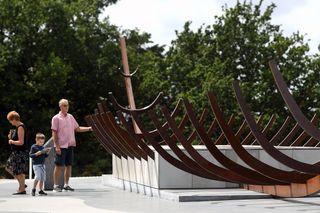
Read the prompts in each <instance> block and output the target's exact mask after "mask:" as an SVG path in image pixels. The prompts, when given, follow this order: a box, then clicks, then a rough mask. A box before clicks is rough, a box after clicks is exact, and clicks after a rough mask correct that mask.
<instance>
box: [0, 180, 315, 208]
mask: <svg viewBox="0 0 320 213" xmlns="http://www.w3.org/2000/svg"><path fill="white" fill-rule="evenodd" d="M27 184H28V195H21V196H13V195H11V194H12V193H13V192H14V190H15V189H16V187H17V184H16V181H14V180H0V213H49V212H50V213H80V212H85V213H100V212H115V213H120V212H134V213H147V212H148V213H160V212H161V213H171V212H172V213H180V212H181V213H182V212H183V213H199V212H210V213H214V212H225V213H232V212H237V213H257V212H258V213H264V212H268V213H269V212H271V213H285V212H290V213H291V212H314V213H319V212H320V197H308V198H299V199H272V198H269V199H249V200H224V201H210V202H186V203H179V202H174V201H169V200H163V199H158V198H152V197H147V196H144V195H139V194H136V193H130V192H126V191H122V190H120V189H115V188H110V187H106V186H103V185H102V184H101V178H100V177H89V178H73V179H72V180H71V185H72V187H74V188H76V191H75V192H61V193H53V192H48V196H46V197H44V196H36V197H32V196H31V195H30V192H29V190H30V188H31V185H32V183H31V182H27Z"/></svg>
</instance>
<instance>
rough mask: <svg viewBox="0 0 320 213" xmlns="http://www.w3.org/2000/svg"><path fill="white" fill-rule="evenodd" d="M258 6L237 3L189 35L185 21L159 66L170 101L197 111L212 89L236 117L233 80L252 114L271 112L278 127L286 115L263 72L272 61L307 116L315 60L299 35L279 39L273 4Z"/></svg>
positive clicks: (312, 105) (314, 88)
mask: <svg viewBox="0 0 320 213" xmlns="http://www.w3.org/2000/svg"><path fill="white" fill-rule="evenodd" d="M262 2H263V1H260V2H259V4H257V5H254V4H253V3H252V2H247V1H244V2H243V3H241V2H240V1H238V2H237V4H236V5H235V6H234V7H232V8H228V7H227V6H225V7H223V8H222V9H223V14H222V15H221V16H216V17H215V23H213V24H212V25H208V26H201V27H200V28H199V29H198V30H196V31H192V30H190V25H191V23H190V22H187V23H186V24H185V26H184V30H183V31H182V32H177V33H176V34H177V38H176V39H175V40H174V41H172V46H171V47H170V49H169V51H168V52H167V53H166V56H165V60H164V65H162V67H161V68H162V69H163V70H165V75H166V78H167V82H166V83H162V84H163V85H170V87H168V88H166V92H167V93H169V94H170V97H171V98H172V101H171V102H175V101H177V100H178V99H179V98H181V97H187V98H189V99H190V100H191V101H192V102H193V104H194V105H195V107H196V108H198V109H201V108H203V107H204V106H207V97H206V93H207V91H209V90H213V91H214V92H215V93H216V94H217V98H218V101H219V103H220V105H221V108H222V109H223V111H224V113H225V114H226V115H230V114H232V113H236V114H239V107H238V106H237V104H236V102H235V97H234V93H233V90H232V81H233V80H234V79H238V80H240V82H241V87H242V89H243V90H244V93H245V95H246V96H247V100H248V102H249V103H250V105H251V108H252V110H253V111H255V112H257V114H260V113H262V112H263V113H266V114H272V113H276V114H278V115H279V116H280V118H279V119H278V121H279V122H281V121H282V120H283V119H285V116H287V115H288V112H287V111H286V110H285V107H284V102H283V100H282V99H281V96H280V95H279V94H278V92H277V91H276V87H275V83H274V81H273V78H272V75H271V72H270V70H269V67H268V61H269V60H271V59H276V60H277V61H278V63H279V65H280V69H281V71H282V74H283V75H284V78H285V79H286V82H287V83H288V85H290V88H291V90H292V92H293V94H294V96H295V98H296V100H297V102H298V103H299V105H300V107H301V108H302V110H303V111H304V113H306V114H307V115H308V116H309V117H311V116H312V114H313V113H314V110H315V109H316V107H318V106H317V105H316V103H317V102H318V101H319V98H320V96H319V92H318V91H319V90H320V89H319V67H318V64H319V56H318V55H315V56H310V55H309V54H308V50H309V47H308V44H307V43H306V42H305V41H304V37H303V35H301V34H300V33H299V32H297V33H294V34H293V35H291V36H289V37H287V36H284V35H283V32H282V30H281V29H280V26H278V25H274V24H272V22H271V15H272V13H273V10H274V8H275V5H274V4H271V5H269V6H267V7H266V9H265V10H262V9H261V5H262ZM155 82H157V81H156V80H155ZM311 82H312V83H311ZM306 97H308V98H306ZM310 109H313V110H310Z"/></svg>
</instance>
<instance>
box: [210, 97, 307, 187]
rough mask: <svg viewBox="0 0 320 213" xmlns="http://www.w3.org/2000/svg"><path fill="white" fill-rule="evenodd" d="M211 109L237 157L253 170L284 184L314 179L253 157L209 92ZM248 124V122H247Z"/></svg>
mask: <svg viewBox="0 0 320 213" xmlns="http://www.w3.org/2000/svg"><path fill="white" fill-rule="evenodd" d="M208 96H209V101H210V105H211V108H212V110H213V112H214V114H215V116H216V118H217V120H218V122H219V126H220V128H221V129H222V131H223V132H224V134H225V136H226V138H227V140H228V142H229V143H230V145H231V146H232V148H233V149H234V150H235V152H236V153H237V155H238V156H239V157H240V158H241V159H242V160H243V161H244V162H245V163H246V164H247V165H249V166H250V167H251V168H253V169H255V170H256V171H258V172H259V173H261V174H263V175H265V176H267V177H269V178H272V179H274V180H278V181H281V182H283V183H304V182H305V181H306V180H307V179H309V178H311V177H313V176H312V175H306V174H300V173H297V172H293V171H292V172H288V171H283V170H280V169H277V168H274V167H272V166H270V165H268V164H266V163H264V162H262V161H260V160H258V159H256V158H255V157H253V156H252V155H251V154H250V153H248V151H247V150H246V149H244V148H243V147H242V145H241V144H240V142H239V139H238V138H237V137H236V136H235V135H234V134H233V132H232V130H231V129H230V128H228V125H227V124H226V122H225V121H224V118H223V114H222V111H221V110H220V108H219V106H218V104H217V101H216V98H215V96H214V94H213V93H212V92H208ZM247 122H248V121H247Z"/></svg>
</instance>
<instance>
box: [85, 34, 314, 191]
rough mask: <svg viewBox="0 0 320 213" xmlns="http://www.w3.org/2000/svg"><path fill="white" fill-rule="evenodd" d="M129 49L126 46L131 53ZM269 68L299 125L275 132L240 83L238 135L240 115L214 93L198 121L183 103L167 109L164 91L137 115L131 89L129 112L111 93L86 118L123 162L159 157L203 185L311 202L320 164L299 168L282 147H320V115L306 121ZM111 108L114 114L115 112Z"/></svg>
mask: <svg viewBox="0 0 320 213" xmlns="http://www.w3.org/2000/svg"><path fill="white" fill-rule="evenodd" d="M123 42H124V41H123V40H121V43H122V44H121V45H122V50H123V51H124V50H125V48H124V47H125V43H123ZM122 56H123V61H124V74H123V75H124V77H125V78H126V79H127V80H125V81H126V82H128V83H129V84H130V85H131V82H129V79H130V77H131V76H132V74H130V72H129V67H128V64H127V58H126V52H123V55H122ZM269 65H270V69H271V71H272V74H273V77H274V81H275V83H276V85H277V88H278V90H279V91H280V93H281V95H282V97H283V100H284V101H285V103H286V106H287V108H288V109H289V111H290V113H291V114H292V117H293V118H294V120H293V119H292V117H291V116H288V117H287V118H286V119H285V121H284V122H283V123H282V124H281V125H280V127H279V128H278V129H274V127H273V124H274V123H275V120H276V115H271V116H270V118H269V120H268V121H267V122H265V119H264V116H265V115H264V114H261V115H260V116H259V118H258V119H257V120H256V119H255V117H254V116H253V113H252V111H251V109H250V107H249V104H248V103H247V101H246V98H245V96H244V94H243V93H242V90H241V87H240V85H239V82H238V81H234V82H233V88H234V92H235V98H236V100H237V103H238V105H239V108H240V110H241V112H242V115H243V120H242V121H240V125H239V127H238V129H235V123H236V116H234V115H231V116H230V117H229V118H228V119H226V118H225V116H224V115H223V111H222V109H220V106H219V104H218V102H217V100H216V96H215V94H214V93H213V92H211V91H210V92H208V102H209V105H210V109H203V110H202V112H201V113H200V114H197V113H196V110H195V109H194V107H193V106H192V104H191V103H190V101H189V100H188V99H185V98H183V99H181V100H179V101H178V102H177V104H176V106H175V107H174V109H173V110H172V111H171V110H170V109H169V108H168V107H167V106H166V105H165V104H163V101H162V100H163V93H162V92H161V93H159V95H158V96H157V97H156V98H155V100H154V101H153V102H152V103H151V104H150V105H148V106H146V107H143V108H140V109H136V107H135V105H134V99H133V93H132V87H127V89H128V88H129V90H127V92H129V93H128V98H129V104H130V108H127V107H124V106H122V105H120V104H119V103H118V101H117V99H116V98H115V97H114V96H113V95H112V93H109V96H108V102H105V101H104V102H101V103H98V111H97V112H96V113H95V114H92V115H88V116H86V118H85V120H86V122H87V123H88V125H90V126H92V128H93V132H94V135H95V137H96V138H97V140H98V141H99V142H100V143H101V145H102V146H103V148H104V149H105V150H106V152H108V153H110V154H114V156H115V157H116V158H119V159H121V158H124V159H128V158H131V159H136V160H142V159H144V160H146V161H148V160H150V159H154V156H155V152H157V153H158V154H159V155H160V156H161V157H162V158H163V159H165V160H166V161H167V162H168V163H170V164H171V165H173V166H175V167H176V168H178V169H180V170H182V171H185V172H187V173H190V174H193V175H196V176H199V177H202V178H207V179H211V180H217V181H227V182H232V183H238V184H239V185H240V186H242V187H243V188H245V189H247V190H252V191H257V192H262V193H267V194H271V195H275V196H279V197H303V196H308V195H311V194H314V193H316V192H318V191H320V163H319V162H315V163H306V162H302V161H299V160H297V159H295V158H293V157H291V156H289V155H286V154H284V153H283V152H281V151H280V150H279V147H281V146H300V147H301V146H308V147H317V146H319V144H320V143H319V141H320V130H319V129H318V128H317V123H318V115H317V114H315V115H314V116H313V118H312V119H311V120H308V119H307V118H306V116H305V115H303V113H302V112H301V110H300V108H299V107H298V105H297V103H296V102H295V100H294V99H293V97H292V95H291V94H290V92H289V90H288V88H287V85H286V83H285V81H284V79H283V77H282V76H281V73H280V71H279V69H278V67H277V65H276V63H275V61H271V62H270V63H269ZM130 81H131V80H130ZM126 84H127V83H126ZM130 90H131V92H130ZM131 99H132V100H131ZM108 104H109V105H110V106H111V107H112V108H113V109H114V110H115V111H111V110H110V109H109V107H108ZM294 122H296V123H294ZM238 123H239V122H238ZM271 129H273V131H270V130H271ZM270 134H272V135H271V136H270ZM267 135H268V136H269V137H267ZM198 145H200V146H201V147H204V148H206V149H207V150H208V152H209V153H210V154H211V156H212V157H213V158H214V161H209V160H208V159H207V158H205V157H204V156H203V155H201V154H200V152H199V151H198V150H197V147H196V146H198ZM222 146H227V147H229V148H231V149H232V150H233V152H234V154H236V155H237V156H238V157H239V159H241V164H240V163H238V162H236V161H234V160H232V158H230V157H228V156H227V155H226V154H225V153H224V152H222V151H221V149H220V148H221V147H222ZM249 147H259V148H261V149H263V150H264V151H265V152H266V153H267V154H268V156H269V157H270V158H272V161H275V162H278V163H279V164H282V165H285V166H286V167H287V169H281V168H282V167H281V168H279V167H274V166H272V165H270V164H268V163H265V162H263V161H261V160H260V159H259V158H257V157H256V156H254V155H252V154H251V153H250V149H249Z"/></svg>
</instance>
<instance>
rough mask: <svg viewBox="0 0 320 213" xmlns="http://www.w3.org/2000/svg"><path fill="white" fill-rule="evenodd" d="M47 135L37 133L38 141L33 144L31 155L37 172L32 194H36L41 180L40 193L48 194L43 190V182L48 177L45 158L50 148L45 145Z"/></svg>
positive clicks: (34, 169) (35, 172)
mask: <svg viewBox="0 0 320 213" xmlns="http://www.w3.org/2000/svg"><path fill="white" fill-rule="evenodd" d="M44 140H45V136H44V134H42V133H37V134H36V143H35V144H33V145H32V146H31V149H30V157H31V158H32V163H33V171H34V174H35V178H34V183H33V189H32V192H31V193H32V196H35V195H36V188H37V185H38V182H39V189H40V191H39V195H47V193H45V192H44V191H43V182H44V181H45V179H46V169H45V165H44V161H45V158H46V157H48V153H49V151H50V149H46V148H44V147H43V144H44Z"/></svg>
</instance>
